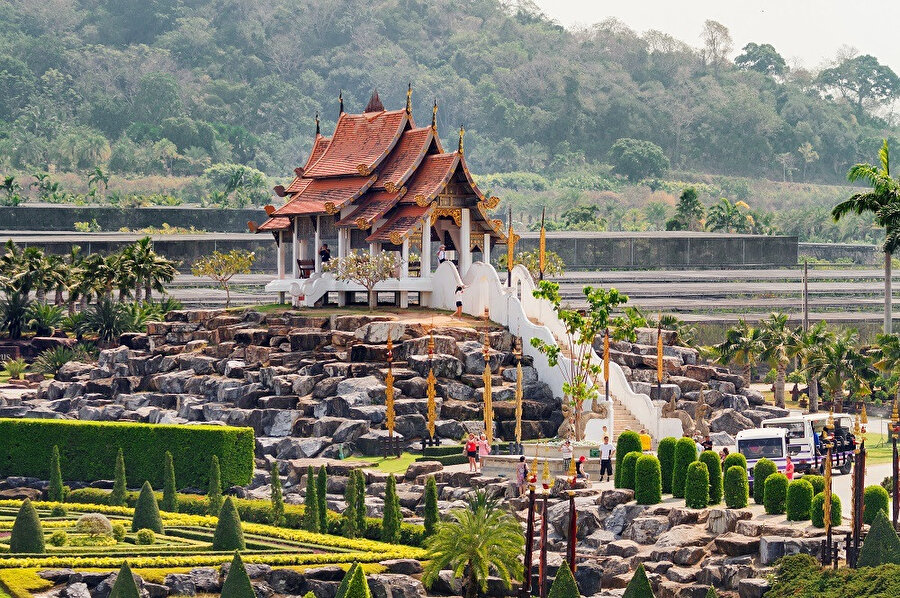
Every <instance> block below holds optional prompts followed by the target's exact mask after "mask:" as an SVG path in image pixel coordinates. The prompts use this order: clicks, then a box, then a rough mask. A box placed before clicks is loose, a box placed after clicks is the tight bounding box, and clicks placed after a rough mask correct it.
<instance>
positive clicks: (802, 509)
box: [785, 480, 813, 521]
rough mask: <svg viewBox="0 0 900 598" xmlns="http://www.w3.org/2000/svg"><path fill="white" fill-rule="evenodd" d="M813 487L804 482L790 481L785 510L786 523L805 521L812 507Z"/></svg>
mask: <svg viewBox="0 0 900 598" xmlns="http://www.w3.org/2000/svg"><path fill="white" fill-rule="evenodd" d="M812 499H813V487H812V484H810V483H809V482H808V481H806V480H792V481H791V483H790V484H788V489H787V500H786V503H785V506H786V509H787V518H788V521H806V520H808V519H809V511H810V508H811V507H812Z"/></svg>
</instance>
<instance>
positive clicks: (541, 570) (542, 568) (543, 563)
mask: <svg viewBox="0 0 900 598" xmlns="http://www.w3.org/2000/svg"><path fill="white" fill-rule="evenodd" d="M549 495H550V492H549V490H547V489H545V490H544V494H543V496H542V499H543V500H542V501H541V559H540V565H539V567H538V575H539V578H540V579H539V581H540V588H541V592H540V597H541V598H547V497H548V496H549Z"/></svg>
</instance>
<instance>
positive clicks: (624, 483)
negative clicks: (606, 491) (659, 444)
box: [619, 451, 643, 490]
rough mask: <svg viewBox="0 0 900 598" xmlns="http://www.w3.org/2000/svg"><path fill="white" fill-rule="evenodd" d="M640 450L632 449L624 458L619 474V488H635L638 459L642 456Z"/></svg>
mask: <svg viewBox="0 0 900 598" xmlns="http://www.w3.org/2000/svg"><path fill="white" fill-rule="evenodd" d="M642 454H643V453H640V452H638V451H631V452H630V453H628V454H627V455H625V458H624V459H622V467H621V468H622V473H621V475H620V476H619V488H627V489H629V490H634V469H635V466H636V465H637V460H638V459H640V458H641V455H642Z"/></svg>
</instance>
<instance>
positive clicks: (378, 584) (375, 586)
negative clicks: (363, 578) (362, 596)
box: [367, 573, 425, 598]
mask: <svg viewBox="0 0 900 598" xmlns="http://www.w3.org/2000/svg"><path fill="white" fill-rule="evenodd" d="M367 581H368V583H369V590H370V591H371V592H372V598H424V596H425V587H424V586H423V585H422V582H421V581H419V580H418V579H416V578H414V577H410V576H409V575H401V574H397V573H380V574H378V575H370V576H369V577H368V578H367Z"/></svg>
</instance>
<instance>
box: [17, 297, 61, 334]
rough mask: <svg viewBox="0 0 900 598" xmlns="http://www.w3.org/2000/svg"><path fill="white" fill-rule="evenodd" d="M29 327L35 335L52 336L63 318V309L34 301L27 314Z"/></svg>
mask: <svg viewBox="0 0 900 598" xmlns="http://www.w3.org/2000/svg"><path fill="white" fill-rule="evenodd" d="M25 317H26V319H27V320H28V324H27V326H28V328H30V329H31V330H33V331H34V335H35V336H51V335H52V334H53V333H54V332H55V330H56V327H57V326H59V324H60V322H62V319H63V310H62V308H61V307H58V306H56V305H50V304H46V303H32V304H31V305H29V306H28V310H27V312H26V314H25Z"/></svg>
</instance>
